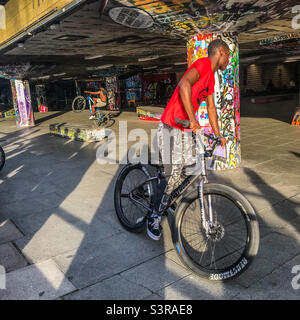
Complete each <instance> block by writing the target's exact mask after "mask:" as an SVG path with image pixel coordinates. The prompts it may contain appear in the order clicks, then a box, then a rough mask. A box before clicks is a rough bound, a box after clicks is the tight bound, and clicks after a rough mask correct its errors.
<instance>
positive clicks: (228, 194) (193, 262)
mask: <svg viewBox="0 0 300 320" xmlns="http://www.w3.org/2000/svg"><path fill="white" fill-rule="evenodd" d="M209 197H210V199H211V201H210V203H211V208H212V212H213V215H214V227H213V229H212V232H210V233H208V232H207V231H206V230H205V228H204V226H203V223H202V217H201V213H200V201H199V196H198V192H197V190H195V191H193V192H191V193H190V194H189V195H188V196H187V197H184V199H183V200H182V201H181V202H180V204H179V206H178V207H177V210H176V212H175V215H176V218H175V226H176V228H175V232H174V235H173V237H174V238H173V240H174V245H175V248H176V251H177V253H178V255H179V257H180V258H181V260H182V261H183V263H185V264H186V265H187V266H188V267H189V268H190V269H192V270H193V271H194V272H195V273H197V274H198V275H199V276H201V277H205V278H207V279H210V280H215V281H224V280H228V279H232V278H234V277H236V276H238V275H240V274H241V273H242V272H244V271H245V270H246V269H247V267H248V266H249V265H250V263H251V262H252V260H253V259H254V257H255V256H256V254H257V252H258V247H259V227H258V222H257V219H256V216H255V211H254V209H253V207H252V205H251V204H250V202H249V201H248V200H247V199H246V198H245V197H244V196H243V195H242V194H240V193H239V192H238V191H236V190H235V189H233V188H230V187H228V186H225V185H220V184H205V185H204V209H205V212H206V213H208V210H209V201H208V199H209Z"/></svg>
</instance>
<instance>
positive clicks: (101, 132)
mask: <svg viewBox="0 0 300 320" xmlns="http://www.w3.org/2000/svg"><path fill="white" fill-rule="evenodd" d="M49 131H50V134H52V135H55V136H60V137H63V138H67V139H71V140H78V141H83V142H94V141H101V140H103V139H104V138H105V136H106V132H105V129H104V128H99V129H91V128H84V127H76V126H69V125H61V124H50V125H49Z"/></svg>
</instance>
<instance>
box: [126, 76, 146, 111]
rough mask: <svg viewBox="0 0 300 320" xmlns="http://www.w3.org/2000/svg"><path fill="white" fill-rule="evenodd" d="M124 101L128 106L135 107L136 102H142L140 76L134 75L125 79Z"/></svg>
mask: <svg viewBox="0 0 300 320" xmlns="http://www.w3.org/2000/svg"><path fill="white" fill-rule="evenodd" d="M124 84H125V89H124V91H125V99H126V104H127V105H128V106H129V105H131V104H132V103H133V104H134V105H136V102H137V101H141V100H142V80H141V76H140V75H138V74H137V75H134V76H132V77H129V78H127V79H125V83H124Z"/></svg>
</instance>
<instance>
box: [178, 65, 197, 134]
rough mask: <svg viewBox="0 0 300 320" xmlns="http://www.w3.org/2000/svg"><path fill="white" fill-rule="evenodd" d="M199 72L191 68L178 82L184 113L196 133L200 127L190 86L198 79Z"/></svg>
mask: <svg viewBox="0 0 300 320" xmlns="http://www.w3.org/2000/svg"><path fill="white" fill-rule="evenodd" d="M198 79H199V73H198V71H197V69H196V68H192V69H191V70H190V71H189V72H188V73H187V74H186V75H185V76H184V77H183V78H182V79H181V80H180V81H179V83H178V86H179V95H180V98H181V101H182V103H183V106H184V108H185V110H186V113H187V115H188V117H189V120H190V128H191V129H192V131H193V132H195V133H196V131H197V130H200V129H201V126H200V124H199V122H198V121H197V119H196V117H195V113H194V108H193V105H192V87H193V85H194V84H195V83H196V82H197V81H198Z"/></svg>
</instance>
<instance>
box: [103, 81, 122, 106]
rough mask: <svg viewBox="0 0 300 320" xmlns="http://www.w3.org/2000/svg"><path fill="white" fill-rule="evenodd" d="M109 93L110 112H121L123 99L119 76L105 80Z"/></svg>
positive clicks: (108, 104)
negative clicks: (121, 97)
mask: <svg viewBox="0 0 300 320" xmlns="http://www.w3.org/2000/svg"><path fill="white" fill-rule="evenodd" d="M105 84H106V91H107V107H108V109H109V110H119V109H120V104H121V99H120V89H119V81H118V78H117V76H115V75H113V76H109V77H107V78H106V79H105Z"/></svg>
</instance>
